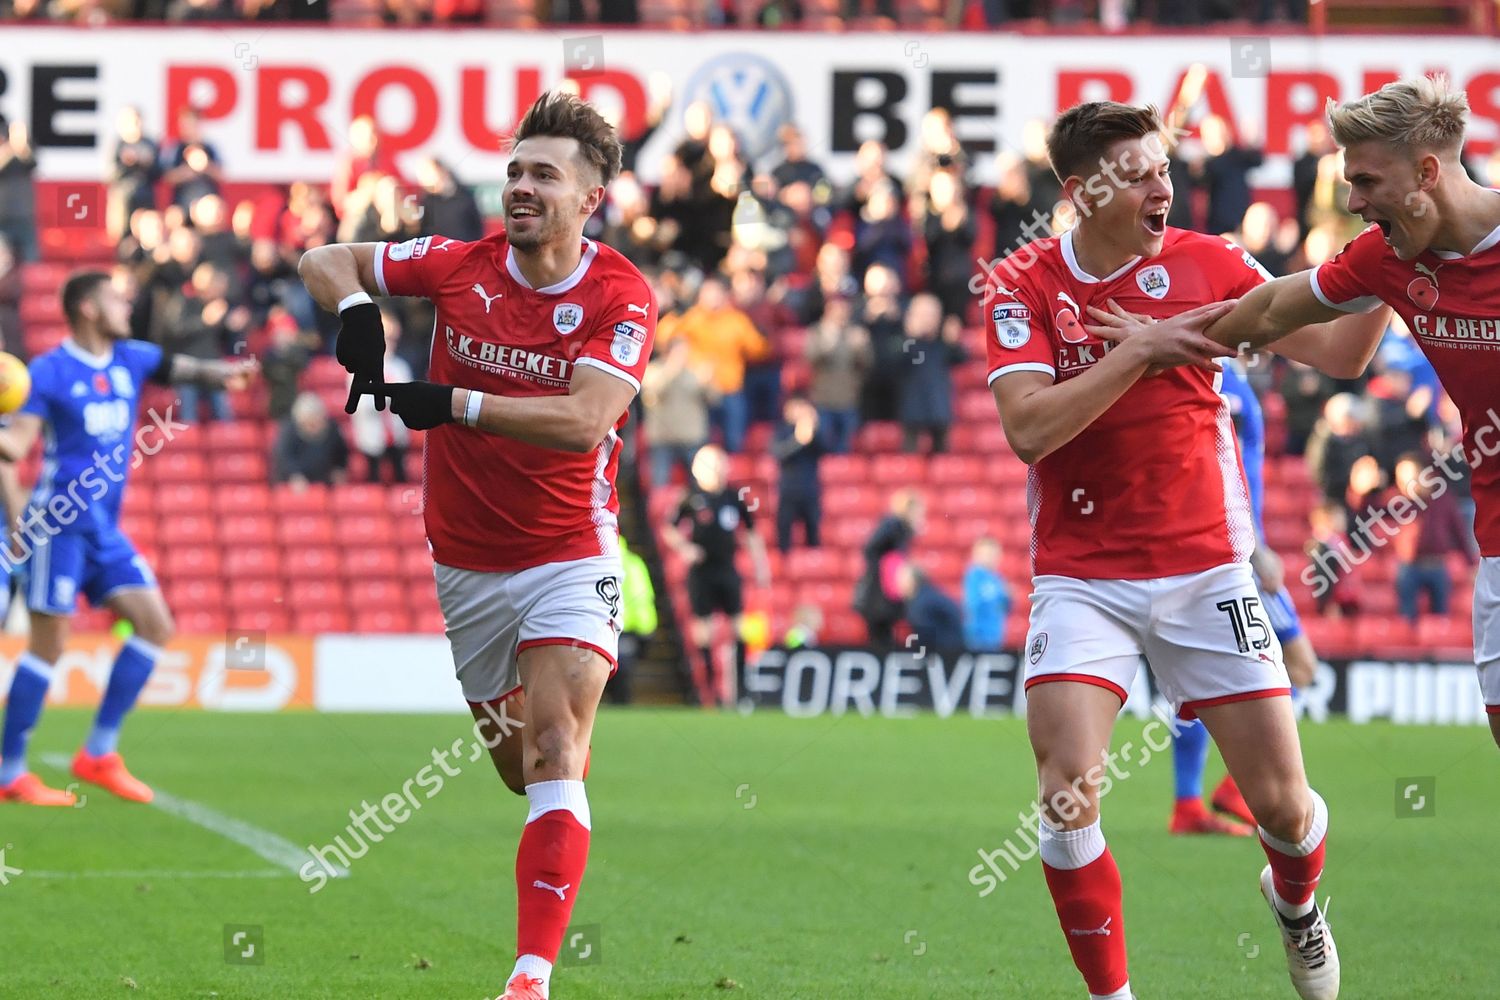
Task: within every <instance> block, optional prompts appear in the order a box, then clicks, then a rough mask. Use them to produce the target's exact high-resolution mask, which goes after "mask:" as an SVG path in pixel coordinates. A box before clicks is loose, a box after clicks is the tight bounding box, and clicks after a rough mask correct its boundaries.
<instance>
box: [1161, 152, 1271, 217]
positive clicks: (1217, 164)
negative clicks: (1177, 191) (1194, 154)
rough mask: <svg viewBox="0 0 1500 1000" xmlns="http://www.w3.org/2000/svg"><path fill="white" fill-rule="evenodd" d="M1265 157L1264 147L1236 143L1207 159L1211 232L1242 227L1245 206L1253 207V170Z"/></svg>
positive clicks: (1205, 172)
mask: <svg viewBox="0 0 1500 1000" xmlns="http://www.w3.org/2000/svg"><path fill="white" fill-rule="evenodd" d="M1261 160H1262V157H1261V154H1260V150H1258V149H1245V148H1243V147H1241V146H1233V147H1231V148H1229V149H1226V150H1225V151H1224V152H1223V153H1221V154H1219V155H1218V156H1211V157H1209V158H1208V159H1207V160H1205V161H1204V162H1203V175H1204V182H1205V184H1206V185H1207V187H1208V224H1207V227H1206V228H1207V231H1208V232H1210V233H1232V232H1234V231H1235V230H1236V229H1238V228H1240V222H1241V221H1242V220H1243V219H1244V218H1245V210H1246V209H1247V208H1249V207H1250V177H1249V174H1250V170H1251V168H1252V167H1258V166H1260V164H1261ZM1174 200H1175V199H1174Z"/></svg>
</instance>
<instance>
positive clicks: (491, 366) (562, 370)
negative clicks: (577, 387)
mask: <svg viewBox="0 0 1500 1000" xmlns="http://www.w3.org/2000/svg"><path fill="white" fill-rule="evenodd" d="M443 330H444V335H445V337H446V339H447V341H448V353H449V354H451V355H453V356H454V357H455V358H457V359H458V360H459V361H460V362H462V363H464V364H466V365H470V366H472V367H475V368H484V369H487V370H488V371H492V372H494V373H496V374H497V375H510V376H512V377H514V378H523V379H527V380H529V381H533V382H552V383H555V384H557V385H567V384H568V379H569V378H570V377H571V376H572V369H573V364H572V362H570V361H567V360H565V359H563V358H557V357H553V356H551V355H549V354H537V353H536V352H534V351H528V350H525V349H524V348H520V347H506V346H504V345H503V344H496V343H494V342H492V341H476V340H475V339H474V338H473V337H471V336H469V335H468V334H465V333H459V332H458V331H457V330H454V329H453V327H451V326H444V328H443Z"/></svg>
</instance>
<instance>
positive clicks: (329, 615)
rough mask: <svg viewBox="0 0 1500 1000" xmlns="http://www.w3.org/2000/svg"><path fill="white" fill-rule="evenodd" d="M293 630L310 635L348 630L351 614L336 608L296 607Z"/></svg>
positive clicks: (293, 615)
mask: <svg viewBox="0 0 1500 1000" xmlns="http://www.w3.org/2000/svg"><path fill="white" fill-rule="evenodd" d="M292 631H293V632H301V633H306V634H309V635H326V634H328V633H333V632H348V631H349V615H348V614H347V613H346V612H344V611H340V610H337V609H334V608H305V609H304V608H296V609H294V610H293V611H292Z"/></svg>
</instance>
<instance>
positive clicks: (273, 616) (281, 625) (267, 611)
mask: <svg viewBox="0 0 1500 1000" xmlns="http://www.w3.org/2000/svg"><path fill="white" fill-rule="evenodd" d="M225 619H226V621H227V622H228V623H229V624H230V625H232V626H233V627H234V628H239V629H260V630H262V631H266V632H285V631H287V629H288V628H289V627H290V625H291V616H290V615H289V614H288V613H287V612H286V611H285V610H284V609H283V608H281V607H263V608H246V609H243V610H240V609H236V610H234V611H232V612H231V613H230V614H228V615H226V616H225Z"/></svg>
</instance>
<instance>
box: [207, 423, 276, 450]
mask: <svg viewBox="0 0 1500 1000" xmlns="http://www.w3.org/2000/svg"><path fill="white" fill-rule="evenodd" d="M203 439H204V441H205V442H206V444H207V447H208V449H209V450H210V451H213V452H229V451H254V452H260V453H262V454H264V453H265V450H266V439H265V435H264V434H262V433H261V425H260V424H259V423H255V422H252V421H249V420H231V421H229V422H228V423H223V422H219V421H215V422H214V423H211V424H209V425H208V426H207V427H205V428H203Z"/></svg>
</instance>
